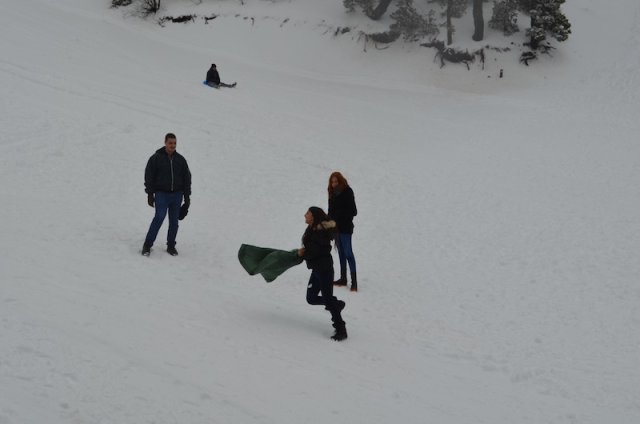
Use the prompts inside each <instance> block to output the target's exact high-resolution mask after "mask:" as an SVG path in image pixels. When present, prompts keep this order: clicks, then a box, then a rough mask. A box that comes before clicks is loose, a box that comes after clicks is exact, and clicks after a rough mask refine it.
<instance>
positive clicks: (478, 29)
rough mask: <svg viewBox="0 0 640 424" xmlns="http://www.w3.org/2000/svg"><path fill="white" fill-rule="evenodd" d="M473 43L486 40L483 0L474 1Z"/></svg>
mask: <svg viewBox="0 0 640 424" xmlns="http://www.w3.org/2000/svg"><path fill="white" fill-rule="evenodd" d="M473 25H474V27H475V32H474V33H473V37H472V38H473V41H482V39H483V38H484V17H483V16H482V0H473Z"/></svg>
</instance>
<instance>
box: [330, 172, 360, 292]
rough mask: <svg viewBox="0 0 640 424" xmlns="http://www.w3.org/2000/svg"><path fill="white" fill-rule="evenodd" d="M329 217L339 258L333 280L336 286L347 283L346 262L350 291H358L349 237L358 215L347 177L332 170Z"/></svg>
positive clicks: (354, 261)
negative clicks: (336, 273)
mask: <svg viewBox="0 0 640 424" xmlns="http://www.w3.org/2000/svg"><path fill="white" fill-rule="evenodd" d="M327 190H328V192H329V217H330V218H331V219H333V220H334V221H335V222H336V225H337V226H338V237H337V238H336V247H337V248H338V256H339V258H340V279H339V280H337V281H334V283H333V284H335V285H336V286H346V285H347V262H348V263H349V270H350V271H351V291H354V292H355V291H358V278H357V276H356V258H355V256H353V248H352V247H351V237H352V235H353V217H354V216H356V215H358V209H357V208H356V201H355V197H354V195H353V190H352V189H351V187H349V183H348V182H347V179H346V178H345V177H344V176H343V175H342V174H341V173H340V172H334V173H332V174H331V176H330V177H329V187H328V188H327Z"/></svg>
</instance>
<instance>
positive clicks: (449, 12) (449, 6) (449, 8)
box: [447, 0, 453, 46]
mask: <svg viewBox="0 0 640 424" xmlns="http://www.w3.org/2000/svg"><path fill="white" fill-rule="evenodd" d="M452 9H453V0H448V1H447V46H450V45H451V43H453V23H452V22H451V15H452V12H453V10H452Z"/></svg>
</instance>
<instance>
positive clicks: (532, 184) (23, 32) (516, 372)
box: [0, 0, 640, 424]
mask: <svg viewBox="0 0 640 424" xmlns="http://www.w3.org/2000/svg"><path fill="white" fill-rule="evenodd" d="M163 3H166V7H167V8H166V9H165V10H164V12H163V13H166V14H167V15H174V16H175V15H179V14H182V13H196V14H197V15H198V16H205V15H209V14H211V13H216V14H218V15H220V16H219V17H218V18H216V19H215V20H213V21H210V22H209V24H207V25H205V24H204V22H203V21H202V20H198V21H196V22H195V23H193V24H188V25H183V24H180V25H176V24H169V25H166V26H165V27H164V28H161V27H159V26H158V25H156V24H155V23H154V22H153V21H142V20H139V19H137V18H135V17H132V16H129V15H128V14H126V12H123V11H122V10H113V9H108V2H107V1H103V2H87V1H82V0H59V1H57V2H49V1H46V0H6V1H5V2H4V7H3V13H1V14H0V51H2V52H3V54H2V55H1V56H0V93H2V95H1V96H0V105H1V108H2V113H1V114H0V123H1V125H2V128H3V129H4V137H2V140H0V146H2V147H3V150H4V154H3V155H2V156H1V157H0V178H1V181H2V182H3V183H2V185H1V186H0V196H1V197H2V198H3V199H5V201H4V208H3V212H2V215H1V216H2V219H1V220H0V240H1V241H0V305H1V307H0V337H1V340H2V342H1V343H0V423H1V424H25V423H26V424H36V423H37V424H40V423H48V424H56V423H101V424H103V423H114V424H115V423H118V424H120V423H136V424H138V423H162V424H164V423H180V424H185V423H190V424H191V423H279V424H280V423H291V424H293V423H320V422H328V421H331V422H336V423H390V422H406V423H426V422H430V423H451V424H459V423H491V424H500V423H504V424H512V423H532V424H539V423H574V422H575V423H594V424H595V423H602V422H611V423H621V424H627V423H628V424H631V423H635V422H638V421H639V420H640V403H639V401H638V399H640V389H639V387H640V373H639V371H638V349H639V347H640V335H639V333H638V331H637V328H638V324H639V323H640V310H639V306H638V305H639V304H640V289H639V288H638V283H637V280H638V275H640V261H639V260H638V252H639V251H640V217H639V215H638V212H637V211H638V209H639V207H640V201H639V195H640V192H639V190H638V181H639V180H640V159H639V158H640V147H639V146H638V143H637V141H636V140H637V134H638V129H639V125H638V120H637V116H638V112H640V102H639V101H638V98H639V96H640V88H639V87H640V77H639V75H640V71H638V69H640V63H639V62H640V55H638V47H637V46H638V45H639V42H640V26H639V24H638V22H640V4H638V3H637V2H636V1H635V0H619V1H617V2H601V1H596V0H583V1H580V2H578V1H570V2H568V3H569V4H567V5H566V7H565V11H566V13H567V14H568V16H569V19H570V20H571V22H572V24H573V27H574V33H573V35H572V37H571V38H570V40H569V41H567V42H566V43H564V44H563V45H562V46H560V48H559V49H558V50H557V52H555V54H554V58H553V59H552V60H551V59H549V58H542V59H541V60H540V61H538V62H537V63H535V64H532V66H531V67H529V68H525V67H523V66H522V65H519V64H518V63H517V53H516V52H511V53H509V54H505V55H500V56H498V55H495V54H490V56H489V60H488V62H487V66H486V68H485V70H484V71H483V70H481V69H480V68H479V67H478V66H475V67H473V68H472V71H467V70H466V68H464V67H462V66H460V67H456V66H448V67H446V68H444V69H443V70H440V69H439V67H438V64H436V63H433V60H432V59H433V51H431V50H427V49H424V48H421V47H416V46H410V45H402V44H398V45H396V46H393V47H391V48H389V49H387V50H382V51H380V50H376V49H375V48H372V46H369V48H368V49H367V52H364V51H363V44H362V42H361V41H360V42H358V41H357V35H355V34H352V35H349V34H347V35H344V36H340V37H334V36H333V32H334V30H335V28H337V27H344V26H355V27H357V28H362V29H364V28H369V27H372V25H373V24H371V23H369V22H366V21H365V20H362V19H360V18H358V16H356V15H349V14H346V13H345V12H344V10H343V7H342V4H341V3H342V2H341V1H337V0H336V1H334V2H329V1H325V2H318V1H312V0H292V1H261V0H245V2H244V3H245V4H244V5H242V4H241V2H235V1H224V2H209V3H207V2H203V3H201V4H195V3H197V2H186V1H185V2H179V1H174V2H163ZM251 18H254V19H253V24H252V21H251ZM287 19H288V20H287ZM285 20H286V22H285ZM602 22H608V23H610V24H609V25H607V26H606V28H607V31H606V32H603V31H602V28H604V27H605V26H604V25H602ZM461 31H463V30H461ZM488 42H491V43H492V44H495V45H501V43H504V44H508V41H506V40H503V39H501V38H500V37H498V36H496V35H495V34H492V33H489V34H488ZM212 62H215V63H217V64H218V67H219V69H220V72H221V75H222V79H223V80H224V81H229V82H230V81H238V83H239V85H238V88H236V89H234V90H219V91H215V90H212V89H208V88H206V87H203V86H202V85H201V81H202V79H203V78H204V74H205V72H206V70H207V68H208V66H209V64H210V63H212ZM499 69H504V70H505V78H503V79H498V78H497V75H498V72H499ZM169 131H172V132H175V133H176V134H177V136H178V151H180V152H181V153H182V154H184V155H185V156H186V158H187V159H188V160H189V164H190V167H191V169H192V173H193V178H194V182H193V196H192V207H191V210H190V212H189V216H188V217H187V219H186V220H185V221H182V223H181V227H180V232H179V235H178V245H177V248H178V250H179V251H180V255H179V256H178V257H176V258H174V257H170V256H169V255H167V254H166V253H164V252H163V249H162V240H163V239H162V237H163V234H164V231H165V228H166V227H163V229H162V230H161V234H160V236H159V238H158V242H157V244H156V246H155V249H154V252H153V253H152V255H151V257H150V258H148V259H147V258H142V257H140V255H139V250H140V247H141V245H142V241H143V237H144V235H145V233H146V230H147V228H148V224H149V222H150V220H151V216H152V209H151V208H149V207H148V206H146V196H145V194H144V191H143V170H144V165H145V163H146V160H147V158H148V157H149V156H150V155H151V154H152V153H153V151H154V150H155V149H157V148H159V147H160V146H161V145H162V140H163V136H164V134H165V133H166V132H169ZM333 170H341V171H342V172H344V173H345V175H346V176H347V178H348V179H349V181H350V183H351V185H352V186H353V188H354V191H355V194H356V200H357V202H358V209H359V212H360V213H359V215H358V217H357V218H356V232H355V234H354V250H355V253H356V257H357V261H358V267H359V278H360V281H361V282H360V286H361V291H360V292H358V293H357V294H353V293H350V292H348V291H346V290H344V289H337V290H336V293H337V295H338V297H339V298H341V299H344V300H345V301H346V302H347V308H346V309H345V312H344V317H345V320H346V321H347V329H348V331H349V339H348V340H346V341H345V342H343V343H333V342H331V341H330V340H329V339H328V338H329V336H330V335H331V330H332V328H331V326H330V321H329V316H328V314H327V313H326V311H324V310H323V309H322V308H320V307H311V306H309V305H307V304H306V303H305V300H304V294H305V288H306V281H307V278H308V271H307V270H306V269H305V268H304V267H303V266H300V267H297V268H294V269H292V270H290V271H288V272H287V273H286V274H284V275H283V276H282V277H280V278H279V279H278V280H276V281H275V282H273V283H271V284H268V285H267V284H265V283H264V282H263V281H262V280H260V278H259V277H249V276H248V275H246V273H244V271H243V270H242V269H241V267H240V266H239V264H238V262H237V259H236V253H237V249H238V248H239V246H240V244H241V243H252V244H257V245H264V246H271V247H279V248H295V247H298V245H299V243H300V236H301V234H302V232H303V230H304V220H303V214H304V212H305V211H306V209H307V207H308V206H311V205H319V206H322V207H326V183H327V178H328V176H329V174H330V173H331V171H333ZM165 225H166V224H165ZM334 256H335V258H336V259H337V255H334Z"/></svg>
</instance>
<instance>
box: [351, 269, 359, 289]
mask: <svg viewBox="0 0 640 424" xmlns="http://www.w3.org/2000/svg"><path fill="white" fill-rule="evenodd" d="M351 291H352V292H357V291H358V278H357V277H356V273H355V272H352V273H351Z"/></svg>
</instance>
